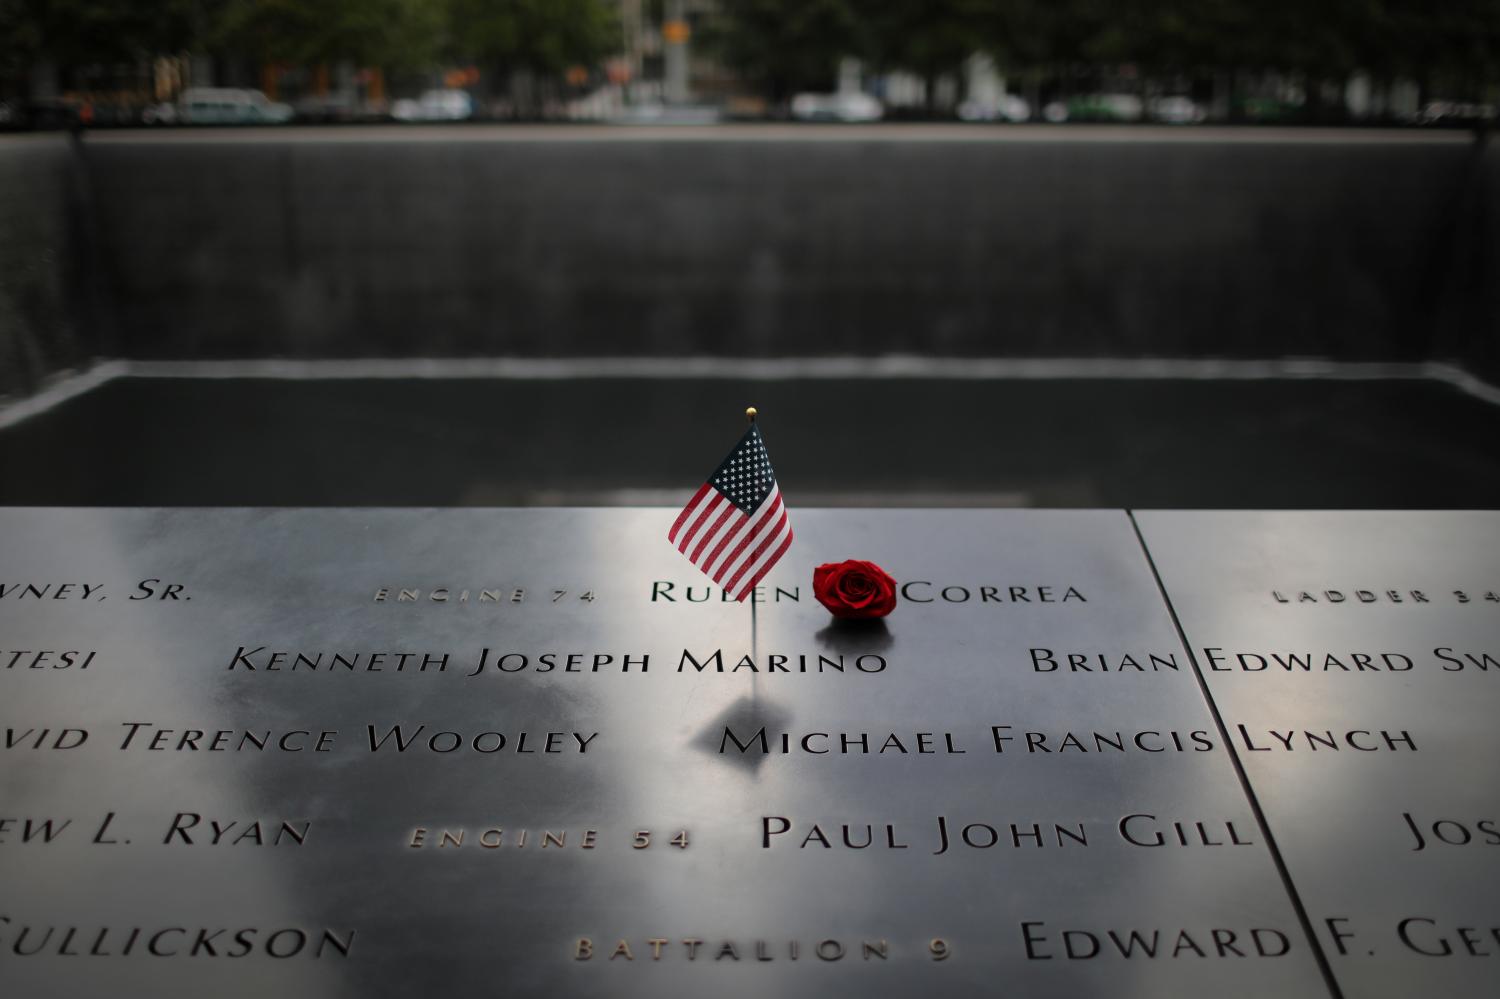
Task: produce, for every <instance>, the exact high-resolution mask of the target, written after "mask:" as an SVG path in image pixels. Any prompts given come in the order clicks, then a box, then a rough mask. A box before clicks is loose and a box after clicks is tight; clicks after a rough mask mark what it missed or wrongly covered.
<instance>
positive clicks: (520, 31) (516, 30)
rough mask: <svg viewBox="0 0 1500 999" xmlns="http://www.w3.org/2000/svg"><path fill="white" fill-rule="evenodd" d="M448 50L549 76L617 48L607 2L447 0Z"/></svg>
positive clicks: (617, 34) (616, 26) (586, 63)
mask: <svg viewBox="0 0 1500 999" xmlns="http://www.w3.org/2000/svg"><path fill="white" fill-rule="evenodd" d="M447 16H448V54H449V55H450V56H451V57H453V58H457V59H461V60H476V61H482V62H489V63H494V64H497V65H499V66H500V67H501V68H502V69H505V70H510V71H515V70H524V71H529V72H532V73H536V74H538V75H542V76H555V75H558V74H560V73H562V72H563V71H564V70H566V69H567V68H568V67H569V66H573V65H583V66H592V65H594V64H596V63H598V62H599V61H600V60H601V59H603V58H604V57H605V56H607V55H610V54H611V53H613V52H616V51H618V50H619V47H620V28H619V24H618V21H617V19H616V12H615V10H614V8H613V6H611V5H609V4H606V3H604V2H602V0H448V11H447Z"/></svg>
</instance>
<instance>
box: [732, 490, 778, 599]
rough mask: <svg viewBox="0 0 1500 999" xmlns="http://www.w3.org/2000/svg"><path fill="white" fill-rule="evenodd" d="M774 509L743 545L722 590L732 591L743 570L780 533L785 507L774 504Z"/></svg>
mask: <svg viewBox="0 0 1500 999" xmlns="http://www.w3.org/2000/svg"><path fill="white" fill-rule="evenodd" d="M776 507H777V508H776V509H775V510H773V511H771V513H770V515H769V516H767V517H766V518H765V519H764V520H762V521H761V523H760V526H759V527H757V528H756V529H755V533H754V534H753V535H752V536H751V537H750V539H749V541H748V543H747V544H746V545H745V551H744V553H743V554H742V555H741V556H740V558H739V566H738V568H736V569H735V570H734V571H733V572H731V573H729V574H728V576H727V577H726V578H725V580H724V582H723V586H724V589H726V590H733V589H734V588H735V586H736V585H737V584H738V583H739V581H740V577H742V576H743V575H744V574H745V570H747V569H749V568H750V566H751V565H753V564H754V563H755V560H756V559H758V558H760V556H761V554H762V553H763V552H764V551H765V550H766V547H767V546H768V545H769V544H770V542H771V539H772V538H773V537H774V536H775V535H776V534H777V533H779V532H780V530H781V525H782V524H784V523H786V520H787V516H786V507H785V506H783V505H782V504H781V503H779V502H778V503H777V504H776Z"/></svg>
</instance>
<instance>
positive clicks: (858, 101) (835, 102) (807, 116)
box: [792, 94, 885, 122]
mask: <svg viewBox="0 0 1500 999" xmlns="http://www.w3.org/2000/svg"><path fill="white" fill-rule="evenodd" d="M884 115H885V109H884V108H883V107H881V104H880V102H879V101H878V100H876V99H875V98H873V97H871V96H870V95H869V94H798V95H797V96H795V97H793V98H792V117H793V118H795V119H796V120H797V121H842V122H861V121H879V120H880V119H881V118H882V117H883V116H884Z"/></svg>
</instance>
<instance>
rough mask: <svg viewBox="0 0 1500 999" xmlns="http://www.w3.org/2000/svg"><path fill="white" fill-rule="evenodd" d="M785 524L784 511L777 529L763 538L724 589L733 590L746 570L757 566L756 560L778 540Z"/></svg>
mask: <svg viewBox="0 0 1500 999" xmlns="http://www.w3.org/2000/svg"><path fill="white" fill-rule="evenodd" d="M785 523H786V511H785V510H782V511H781V516H780V517H778V518H777V520H776V527H775V529H774V530H772V531H770V532H769V533H767V534H765V535H764V536H763V537H762V538H761V541H760V544H758V545H756V546H755V551H753V552H751V553H750V554H749V555H748V556H747V557H746V558H745V560H744V561H743V562H742V563H740V567H739V569H738V570H737V571H736V572H735V574H734V575H733V576H730V577H729V581H728V582H726V583H725V584H724V589H726V590H732V589H734V584H735V583H737V582H739V580H740V577H741V576H743V575H744V574H745V570H746V569H748V568H750V567H751V566H752V565H754V564H755V560H756V559H758V558H760V553H761V552H763V551H765V550H766V546H767V545H769V544H770V543H771V542H773V541H775V540H776V536H777V535H778V534H780V533H781V526H782V525H783V524H785Z"/></svg>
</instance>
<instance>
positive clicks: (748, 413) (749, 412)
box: [745, 406, 756, 423]
mask: <svg viewBox="0 0 1500 999" xmlns="http://www.w3.org/2000/svg"><path fill="white" fill-rule="evenodd" d="M755 416H756V413H755V407H754V406H751V407H749V408H748V409H746V410H745V419H747V420H749V421H750V422H751V423H754V422H755Z"/></svg>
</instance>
